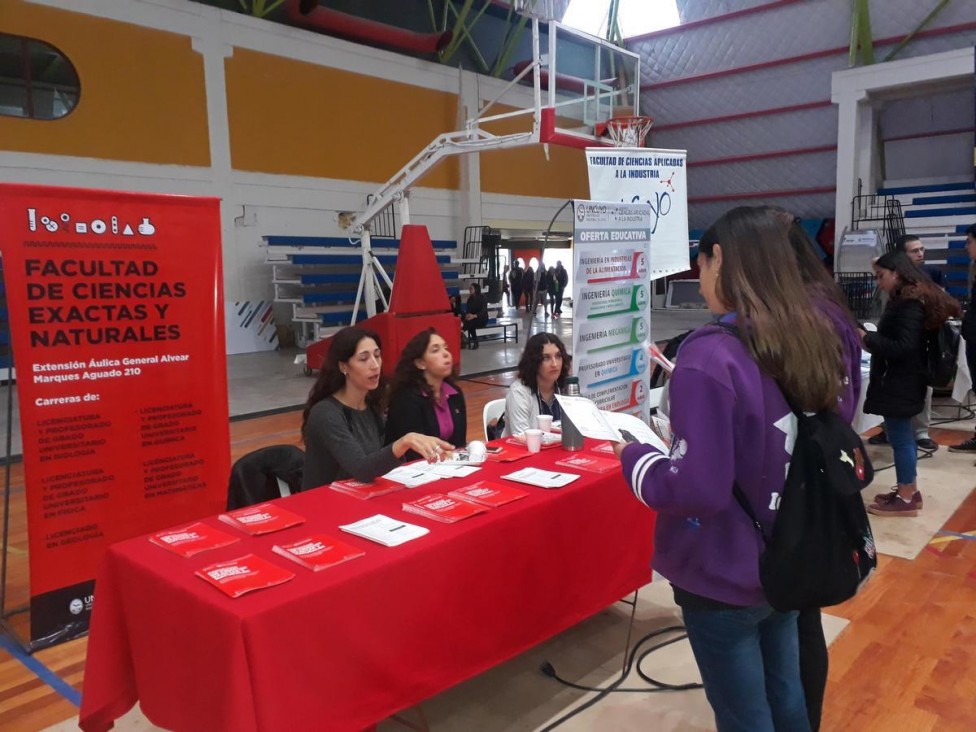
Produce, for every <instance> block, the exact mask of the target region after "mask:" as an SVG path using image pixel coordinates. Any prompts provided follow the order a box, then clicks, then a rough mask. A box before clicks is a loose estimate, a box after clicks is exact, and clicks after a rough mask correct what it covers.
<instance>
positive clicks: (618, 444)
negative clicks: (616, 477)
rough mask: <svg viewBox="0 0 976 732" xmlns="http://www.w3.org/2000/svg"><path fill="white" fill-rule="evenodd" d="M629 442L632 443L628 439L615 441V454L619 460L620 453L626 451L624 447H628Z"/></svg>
mask: <svg viewBox="0 0 976 732" xmlns="http://www.w3.org/2000/svg"><path fill="white" fill-rule="evenodd" d="M629 444H630V443H629V442H627V440H622V441H621V442H615V443H613V454H614V455H616V456H617V460H619V459H620V453H622V452H623V451H624V448H625V447H627V445H629Z"/></svg>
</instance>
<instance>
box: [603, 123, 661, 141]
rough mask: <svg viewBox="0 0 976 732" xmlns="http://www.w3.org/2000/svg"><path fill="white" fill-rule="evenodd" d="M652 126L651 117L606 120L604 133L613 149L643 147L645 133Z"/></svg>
mask: <svg viewBox="0 0 976 732" xmlns="http://www.w3.org/2000/svg"><path fill="white" fill-rule="evenodd" d="M652 124H654V118H653V117H644V116H642V115H632V116H625V117H614V118H613V119H609V120H607V129H606V133H607V135H608V136H609V137H610V139H611V140H613V144H614V146H615V147H644V140H645V139H646V138H647V133H648V132H650V131H651V125H652Z"/></svg>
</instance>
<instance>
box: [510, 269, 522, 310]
mask: <svg viewBox="0 0 976 732" xmlns="http://www.w3.org/2000/svg"><path fill="white" fill-rule="evenodd" d="M521 261H522V260H521V259H516V260H515V261H514V262H513V263H512V269H511V270H510V271H509V273H508V286H509V287H510V288H511V290H512V307H514V308H515V309H516V310H518V309H519V300H521V299H522V275H523V274H524V273H523V272H522V267H521V265H520V264H519V262H521Z"/></svg>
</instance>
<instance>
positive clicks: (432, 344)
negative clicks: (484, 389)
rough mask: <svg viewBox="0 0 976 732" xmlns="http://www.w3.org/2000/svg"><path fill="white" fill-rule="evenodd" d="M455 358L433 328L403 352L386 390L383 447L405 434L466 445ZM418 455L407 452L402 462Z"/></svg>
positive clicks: (406, 346) (461, 445)
mask: <svg viewBox="0 0 976 732" xmlns="http://www.w3.org/2000/svg"><path fill="white" fill-rule="evenodd" d="M453 376H454V358H453V357H452V356H451V352H450V350H449V349H448V347H447V342H446V341H445V340H444V339H443V338H441V336H440V335H439V334H438V333H437V331H435V330H434V329H433V328H428V329H427V330H423V331H421V332H420V333H418V334H417V335H415V336H414V337H413V338H411V339H410V340H409V341H407V345H405V346H404V347H403V351H402V352H401V353H400V359H399V360H398V361H397V365H396V370H395V371H394V373H393V383H392V384H391V385H390V399H389V402H390V406H389V409H388V410H387V413H386V444H387V445H389V444H391V443H393V442H396V441H397V440H399V439H400V438H401V437H403V436H404V435H406V434H409V433H410V432H417V433H419V434H422V435H430V436H432V437H439V438H440V439H442V440H444V441H446V442H450V443H451V444H452V445H454V446H455V447H464V446H465V445H466V444H467V441H466V437H467V433H468V416H467V409H466V408H465V404H464V394H463V393H462V391H461V389H460V388H459V387H458V385H457V384H456V383H455V382H454V378H453ZM420 457H421V456H420V455H418V454H417V453H415V452H413V451H410V452H408V453H407V454H406V459H407V460H418V459H420Z"/></svg>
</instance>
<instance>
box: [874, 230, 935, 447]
mask: <svg viewBox="0 0 976 732" xmlns="http://www.w3.org/2000/svg"><path fill="white" fill-rule="evenodd" d="M895 251H896V252H904V253H905V254H907V255H908V258H909V259H910V260H912V264H914V265H915V266H916V267H918V268H919V269H920V270H922V271H923V272H924V273H925V274H927V275H928V276H929V277H931V278H932V281H933V282H934V283H935V284H936V285H938V286H939V287H942V286H943V285H942V270H941V269H939V268H938V267H929V266H927V265H926V264H925V244H923V243H922V240H921V239H919V238H918V237H917V236H916V235H915V234H902V235H901V236H899V237H898V239H897V240H896V241H895ZM931 412H932V387H931V386H930V387H928V389H926V390H925V407H924V408H923V409H922V411H921V412H919V413H918V414H916V415H915V417H914V418H913V419H912V429H914V430H915V444H916V445H918V446H919V447H920V448H922V449H923V450H925V451H927V452H935V451H936V450H938V449H939V445H938V443H936V442H935V440H933V439H932V436H931V435H930V434H929V423H930V422H931ZM868 443H870V444H872V445H887V444H888V437H887V435H885V432H884V430H881V432H879V433H878V434H876V435H875V436H874V437H870V438H868Z"/></svg>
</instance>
